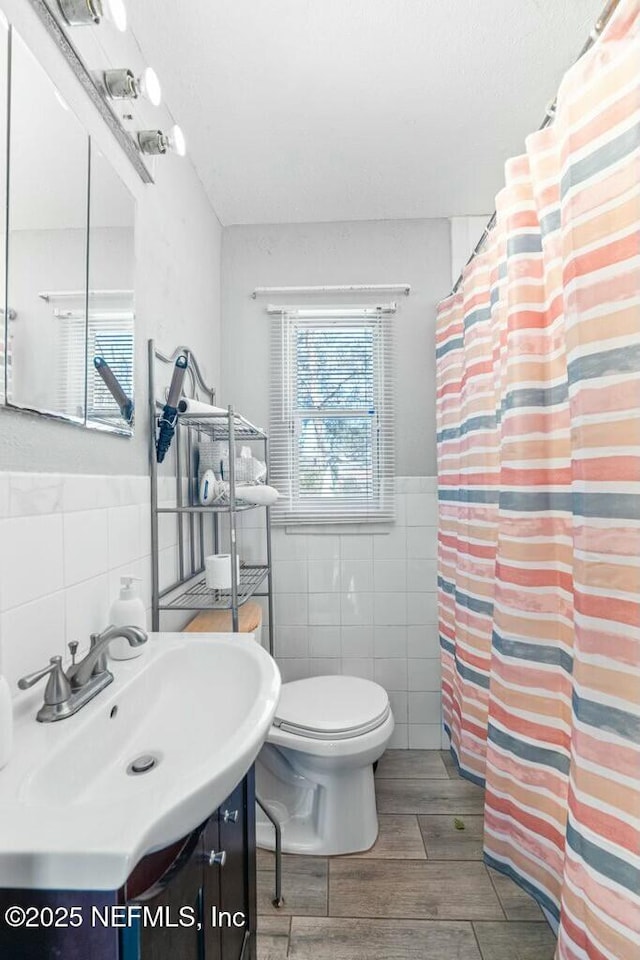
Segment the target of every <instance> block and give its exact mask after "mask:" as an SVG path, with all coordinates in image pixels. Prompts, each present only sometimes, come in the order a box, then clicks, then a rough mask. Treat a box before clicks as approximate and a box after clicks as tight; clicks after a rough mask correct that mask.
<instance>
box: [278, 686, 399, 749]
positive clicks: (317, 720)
mask: <svg viewBox="0 0 640 960" xmlns="http://www.w3.org/2000/svg"><path fill="white" fill-rule="evenodd" d="M390 712H391V707H390V705H389V697H388V695H387V692H386V690H384V689H383V688H382V687H381V686H379V684H377V683H373V682H372V681H370V680H363V679H362V678H360V677H343V676H331V677H309V678H308V679H306V680H294V681H292V682H291V683H284V684H283V685H282V688H281V693H280V702H279V704H278V709H277V710H276V715H275V717H274V720H273V725H274V726H275V727H278V728H279V729H280V730H282V731H284V732H286V733H290V734H293V735H295V736H298V737H304V738H309V739H312V740H347V739H351V738H353V737H358V736H362V735H363V734H366V733H369V732H370V731H372V730H376V729H377V728H378V727H380V726H381V725H382V724H383V723H384V722H385V721H386V720H387V718H388V717H389V714H390Z"/></svg>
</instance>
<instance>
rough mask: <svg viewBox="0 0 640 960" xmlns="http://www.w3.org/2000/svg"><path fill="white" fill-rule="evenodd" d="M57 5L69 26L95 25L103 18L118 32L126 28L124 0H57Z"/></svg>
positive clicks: (122, 31)
mask: <svg viewBox="0 0 640 960" xmlns="http://www.w3.org/2000/svg"><path fill="white" fill-rule="evenodd" d="M58 6H59V7H60V12H61V13H62V16H63V17H64V19H65V20H66V21H67V23H68V24H69V26H70V27H80V26H86V25H87V24H89V25H94V26H95V25H96V24H98V23H100V21H101V20H103V19H105V20H109V21H110V22H111V23H112V24H113V25H114V27H115V28H116V30H119V31H120V33H124V31H125V30H126V29H127V8H126V7H125V5H124V0H58Z"/></svg>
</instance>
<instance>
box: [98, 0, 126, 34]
mask: <svg viewBox="0 0 640 960" xmlns="http://www.w3.org/2000/svg"><path fill="white" fill-rule="evenodd" d="M100 3H101V6H102V9H103V11H104V15H105V17H106V18H107V20H110V21H111V23H112V24H113V25H114V27H115V28H116V30H119V31H120V33H124V31H125V30H126V29H127V8H126V7H125V5H124V0H100Z"/></svg>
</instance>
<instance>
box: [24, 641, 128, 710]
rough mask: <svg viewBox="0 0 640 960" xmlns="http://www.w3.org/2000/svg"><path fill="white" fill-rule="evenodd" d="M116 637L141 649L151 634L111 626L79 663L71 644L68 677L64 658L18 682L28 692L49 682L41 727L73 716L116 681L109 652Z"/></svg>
mask: <svg viewBox="0 0 640 960" xmlns="http://www.w3.org/2000/svg"><path fill="white" fill-rule="evenodd" d="M116 637H124V638H125V639H126V640H128V641H129V644H130V645H131V646H132V647H139V646H140V645H141V644H143V643H146V641H147V634H146V633H145V631H144V630H141V629H140V627H114V626H109V627H107V628H106V630H103V631H102V633H92V634H91V647H90V648H89V652H88V653H87V654H86V656H84V657H83V658H82V660H80V661H79V663H76V662H75V653H76V650H77V649H78V644H77V643H76V642H75V641H74V642H72V643H70V644H69V649H70V650H71V656H72V663H71V667H70V668H69V670H68V671H67V672H66V673H65V671H64V670H63V668H62V657H51V660H50V661H49V666H48V667H45V668H44V669H43V670H37V671H36V672H35V673H31V674H29V675H28V676H26V677H22V679H21V680H18V687H19V688H20V689H21V690H28V689H29V687H32V686H33V685H34V684H35V683H37V682H38V681H39V680H42V678H43V677H48V678H49V679H48V681H47V686H46V688H45V691H44V703H43V705H42V706H41V707H40V709H39V710H38V714H37V717H36V719H37V720H39V721H40V723H51V722H53V721H54V720H65V719H66V718H67V717H71V716H73V714H74V713H77V712H78V710H80V709H81V708H82V707H84V705H85V704H86V703H89V701H90V700H93V698H94V697H95V696H96V695H97V694H98V693H100V691H101V690H104V688H105V687H107V686H108V685H109V684H110V683H111V682H112V681H113V674H112V673H111V671H110V670H109V669H108V668H107V648H108V646H109V644H110V643H111V641H112V640H115V639H116Z"/></svg>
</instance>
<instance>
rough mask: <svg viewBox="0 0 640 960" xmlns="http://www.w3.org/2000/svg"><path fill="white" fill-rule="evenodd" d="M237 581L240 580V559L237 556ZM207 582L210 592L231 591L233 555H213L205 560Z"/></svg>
mask: <svg viewBox="0 0 640 960" xmlns="http://www.w3.org/2000/svg"><path fill="white" fill-rule="evenodd" d="M236 569H237V580H238V581H239V580H240V557H239V556H237V555H236ZM204 571H205V581H206V584H207V587H208V588H209V590H230V589H231V554H230V553H213V554H211V556H210V557H205V558H204Z"/></svg>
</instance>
